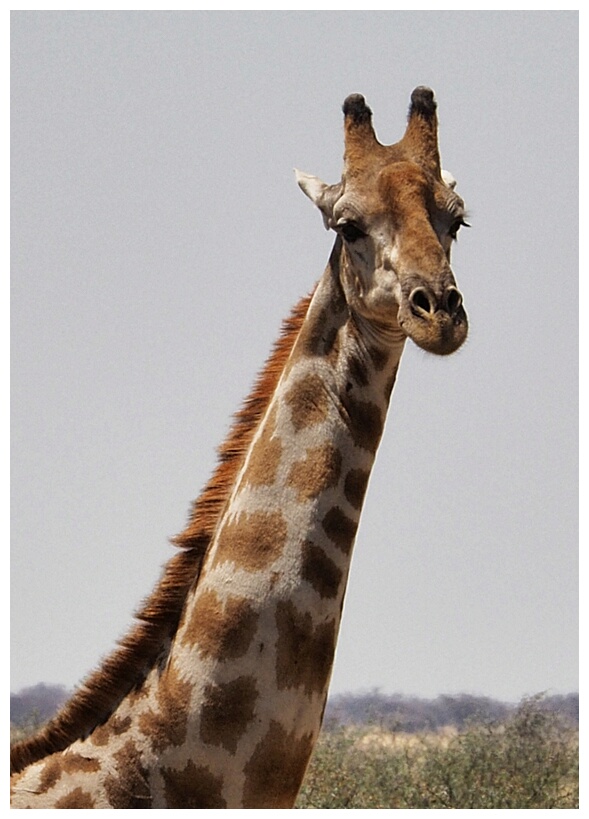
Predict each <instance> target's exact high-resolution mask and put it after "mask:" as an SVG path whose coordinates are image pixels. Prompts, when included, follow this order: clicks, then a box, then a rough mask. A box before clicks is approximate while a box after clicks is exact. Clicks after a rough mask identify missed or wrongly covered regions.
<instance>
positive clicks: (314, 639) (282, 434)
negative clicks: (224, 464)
mask: <svg viewBox="0 0 589 819" xmlns="http://www.w3.org/2000/svg"><path fill="white" fill-rule="evenodd" d="M342 252H343V251H342V249H341V244H340V242H339V240H338V241H337V242H336V246H335V248H334V252H333V253H332V257H331V259H330V264H329V265H328V267H327V269H326V271H325V273H324V276H323V278H322V279H321V281H320V283H319V285H318V287H317V289H316V291H315V294H314V297H313V299H312V301H311V303H310V306H309V309H308V311H307V315H306V318H305V320H304V322H303V325H302V327H301V330H300V333H299V336H298V339H297V341H296V343H295V345H294V347H293V350H292V352H291V355H290V357H289V358H288V360H287V362H286V365H285V367H284V371H283V373H282V375H281V377H280V380H279V382H278V385H277V387H276V390H275V392H274V394H273V396H272V399H271V400H270V402H269V404H268V408H267V410H266V412H265V414H264V416H263V418H262V419H261V421H260V423H259V425H258V428H257V430H256V432H255V434H254V436H253V439H252V442H251V445H250V447H249V449H248V451H247V453H246V456H245V458H244V461H243V465H242V467H241V470H240V472H239V474H238V477H237V479H236V481H235V483H234V486H233V488H232V491H231V494H230V496H229V498H228V501H227V505H226V508H225V511H224V513H223V514H222V515H221V516H220V518H219V522H218V525H217V529H216V532H215V535H214V538H213V540H212V543H211V546H210V548H209V550H208V554H207V556H206V559H205V561H204V564H203V567H202V570H201V572H200V577H199V579H198V583H197V584H196V585H195V587H194V588H193V590H192V591H191V592H190V593H189V595H188V597H187V599H186V603H185V607H184V612H183V616H182V619H181V622H180V625H179V628H178V631H177V633H176V635H175V637H174V639H173V641H172V644H171V647H170V650H169V654H168V656H167V658H166V663H165V665H164V666H163V667H158V668H154V669H153V670H152V671H151V673H150V674H149V675H148V677H147V679H146V681H145V683H144V684H143V686H142V687H141V688H140V689H139V690H138V691H137V692H135V693H134V694H132V695H131V696H129V697H127V698H126V699H125V700H124V701H123V702H122V703H121V705H120V706H119V707H118V709H117V710H116V711H115V713H114V714H113V715H112V716H111V717H110V719H109V720H108V721H107V723H106V724H105V725H104V726H102V727H100V728H98V729H97V730H95V731H94V732H93V734H92V735H91V736H90V737H89V739H88V740H86V741H78V742H76V743H74V744H73V745H72V746H70V749H69V750H68V753H67V754H58V755H54V757H49V758H48V760H43V761H42V762H40V763H37V765H35V766H31V768H29V769H28V771H25V772H24V774H23V775H21V776H26V775H27V773H28V775H29V776H33V777H34V776H36V777H37V780H36V781H38V780H39V778H41V779H43V777H44V781H45V782H47V781H48V780H49V779H50V778H51V777H49V774H48V773H47V770H46V766H48V765H49V766H51V765H54V766H57V767H59V776H54V777H53V779H52V781H54V782H55V785H54V787H53V788H49V787H47V788H45V790H44V793H43V797H44V801H43V799H41V800H39V803H38V804H35V806H38V807H47V806H51V804H48V802H51V800H53V805H54V806H57V804H56V803H57V801H58V799H63V798H64V791H66V790H67V787H68V785H69V786H70V788H71V790H75V788H74V785H75V784H76V783H78V784H77V785H76V788H78V789H79V793H78V797H77V798H78V799H83V798H84V797H83V794H85V793H87V794H92V796H88V798H89V799H92V800H93V801H94V804H93V805H78V804H72V805H71V806H95V807H109V806H110V807H146V806H148V807H181V808H185V807H210V808H219V807H278V808H280V807H291V806H292V804H293V803H294V800H295V798H296V795H297V793H298V790H299V787H300V784H301V782H302V779H303V776H304V773H305V769H306V766H307V763H308V760H309V757H310V754H311V751H312V749H313V746H314V743H315V741H316V739H317V735H318V733H319V729H320V725H321V719H322V715H323V709H324V706H325V700H326V696H327V689H328V684H329V678H330V674H331V668H332V664H333V656H334V652H335V645H336V640H337V634H338V629H339V622H340V617H341V610H342V605H343V599H344V594H345V588H346V582H347V576H348V570H349V565H350V560H351V553H352V547H353V543H354V538H355V534H356V529H357V526H358V521H359V515H360V511H361V507H362V503H363V498H364V493H365V490H366V486H367V482H368V478H369V475H370V470H371V468H372V465H373V462H374V458H375V454H376V450H377V447H378V443H379V441H380V437H381V434H382V430H383V426H384V421H385V415H386V410H387V406H388V401H389V396H390V393H391V389H392V386H393V383H394V379H395V375H396V371H397V367H398V364H399V360H400V357H401V353H402V350H403V338H402V335H401V333H398V334H396V333H395V334H394V338H393V340H392V343H391V339H390V338H388V339H387V340H386V344H385V343H383V342H382V340H381V337H380V336H379V333H378V332H377V331H374V328H371V329H370V331H368V328H367V326H366V325H365V324H364V323H363V322H362V320H361V319H360V318H359V317H358V316H356V315H355V314H354V313H352V312H351V311H350V310H349V308H348V306H347V302H346V299H345V295H344V292H343V289H342V284H341V280H342V272H343V273H345V270H344V271H342V270H341V269H340V267H341V266H342V264H345V261H344V260H342ZM68 757H69V760H68ZM79 760H83V762H82V761H79ZM65 761H67V764H69V766H70V768H71V770H72V772H71V774H70V773H66V772H64V762H65ZM35 769H36V770H35ZM129 781H131V782H133V783H134V784H133V788H132V789H129V784H128V783H129ZM63 806H64V807H65V806H66V805H63Z"/></svg>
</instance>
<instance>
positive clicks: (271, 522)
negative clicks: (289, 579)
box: [215, 512, 287, 572]
mask: <svg viewBox="0 0 589 819" xmlns="http://www.w3.org/2000/svg"><path fill="white" fill-rule="evenodd" d="M286 533H287V529H286V521H285V520H284V518H283V516H282V514H281V513H280V512H252V513H251V514H248V513H247V512H243V513H241V514H239V515H237V516H236V517H234V518H232V519H231V520H230V521H228V522H227V523H226V524H225V525H224V526H223V528H222V529H221V532H220V534H219V540H218V545H217V553H216V555H215V561H216V563H226V562H228V561H230V562H232V563H235V564H236V566H238V567H239V568H242V569H245V570H246V571H248V572H255V571H260V569H266V568H267V567H268V566H269V565H270V564H271V563H274V561H275V560H276V558H277V557H280V554H281V553H282V550H283V548H284V545H285V543H286Z"/></svg>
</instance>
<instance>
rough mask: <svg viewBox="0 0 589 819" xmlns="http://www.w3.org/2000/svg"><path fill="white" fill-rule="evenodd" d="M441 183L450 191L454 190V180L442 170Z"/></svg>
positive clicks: (447, 172)
mask: <svg viewBox="0 0 589 819" xmlns="http://www.w3.org/2000/svg"><path fill="white" fill-rule="evenodd" d="M442 182H443V183H444V185H446V187H448V188H450V190H451V191H453V190H454V188H455V187H456V180H455V179H454V177H453V176H452V174H451V173H450V171H444V170H442Z"/></svg>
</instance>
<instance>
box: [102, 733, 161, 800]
mask: <svg viewBox="0 0 589 819" xmlns="http://www.w3.org/2000/svg"><path fill="white" fill-rule="evenodd" d="M112 758H113V762H114V765H113V766H112V768H111V770H114V771H116V773H111V774H109V775H108V776H107V777H106V779H105V780H104V789H105V791H106V796H107V799H108V803H109V805H110V807H111V808H151V800H152V796H151V790H150V787H149V782H148V772H147V769H146V768H145V766H144V765H143V764H142V762H141V755H140V753H139V751H138V750H137V748H136V747H135V744H134V742H133V741H132V740H128V741H127V742H126V743H125V744H124V745H123V747H122V748H121V749H120V750H118V751H117V752H116V753H115V754H113V757H112Z"/></svg>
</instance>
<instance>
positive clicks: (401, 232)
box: [297, 87, 468, 355]
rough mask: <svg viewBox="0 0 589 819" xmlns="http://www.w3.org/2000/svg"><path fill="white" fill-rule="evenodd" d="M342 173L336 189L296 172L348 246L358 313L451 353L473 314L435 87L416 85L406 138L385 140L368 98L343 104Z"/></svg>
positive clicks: (346, 262) (460, 214)
mask: <svg viewBox="0 0 589 819" xmlns="http://www.w3.org/2000/svg"><path fill="white" fill-rule="evenodd" d="M343 112H344V118H345V119H344V129H345V153H344V171H343V174H342V179H341V181H340V182H338V183H337V184H335V185H327V184H325V183H324V182H322V181H321V180H320V179H318V178H317V177H315V176H311V175H309V174H303V173H300V172H298V171H297V181H298V183H299V185H300V187H301V188H302V190H303V191H304V193H305V194H306V195H307V196H308V197H309V198H310V199H311V200H312V201H313V202H314V203H315V205H317V207H318V208H319V209H320V210H321V212H322V214H323V220H324V223H325V226H326V228H328V229H332V230H334V231H335V232H336V233H337V234H338V235H339V236H340V237H341V242H342V248H343V250H342V256H341V259H342V264H341V266H340V269H341V278H342V284H343V287H344V290H345V292H346V297H347V299H348V302H349V304H350V306H351V307H352V309H354V311H355V312H356V313H357V314H358V315H359V316H362V317H364V318H366V319H368V320H371V321H372V322H373V323H374V324H376V325H377V326H378V327H381V328H383V329H385V328H387V327H390V326H393V327H395V326H399V327H400V328H401V330H402V331H403V333H404V334H405V335H407V336H408V337H409V338H411V339H412V340H413V341H414V342H415V343H416V344H418V345H419V346H420V347H422V348H423V349H424V350H427V351H429V352H432V353H437V354H439V355H446V354H448V353H452V352H454V351H455V350H457V349H458V348H459V347H460V345H461V344H462V343H463V341H464V340H465V338H466V335H467V332H468V320H467V317H466V313H465V311H464V307H463V306H462V295H461V293H460V291H459V290H458V288H457V287H456V281H455V279H454V274H453V273H452V269H451V267H450V250H451V246H452V243H453V241H454V240H455V239H456V236H457V233H458V230H459V229H460V227H461V226H462V225H465V224H466V222H465V221H464V217H465V210H464V203H463V201H462V199H461V198H460V197H459V196H458V195H457V194H456V193H455V191H454V187H455V185H456V182H455V180H454V179H453V177H452V176H451V175H450V174H448V173H446V172H445V171H442V169H441V166H440V155H439V151H438V121H437V115H436V103H435V101H434V95H433V92H432V91H431V90H430V89H429V88H423V87H419V88H416V89H415V90H414V91H413V93H412V95H411V107H410V109H409V120H408V124H407V128H406V131H405V134H404V136H403V138H402V139H401V140H400V141H399V142H397V143H395V144H394V145H381V143H380V142H379V141H378V140H377V138H376V135H375V133H374V129H373V127H372V112H371V110H370V108H368V106H367V105H366V102H365V100H364V97H363V96H361V95H360V94H352V95H351V96H349V97H347V99H346V100H345V102H344V105H343Z"/></svg>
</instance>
